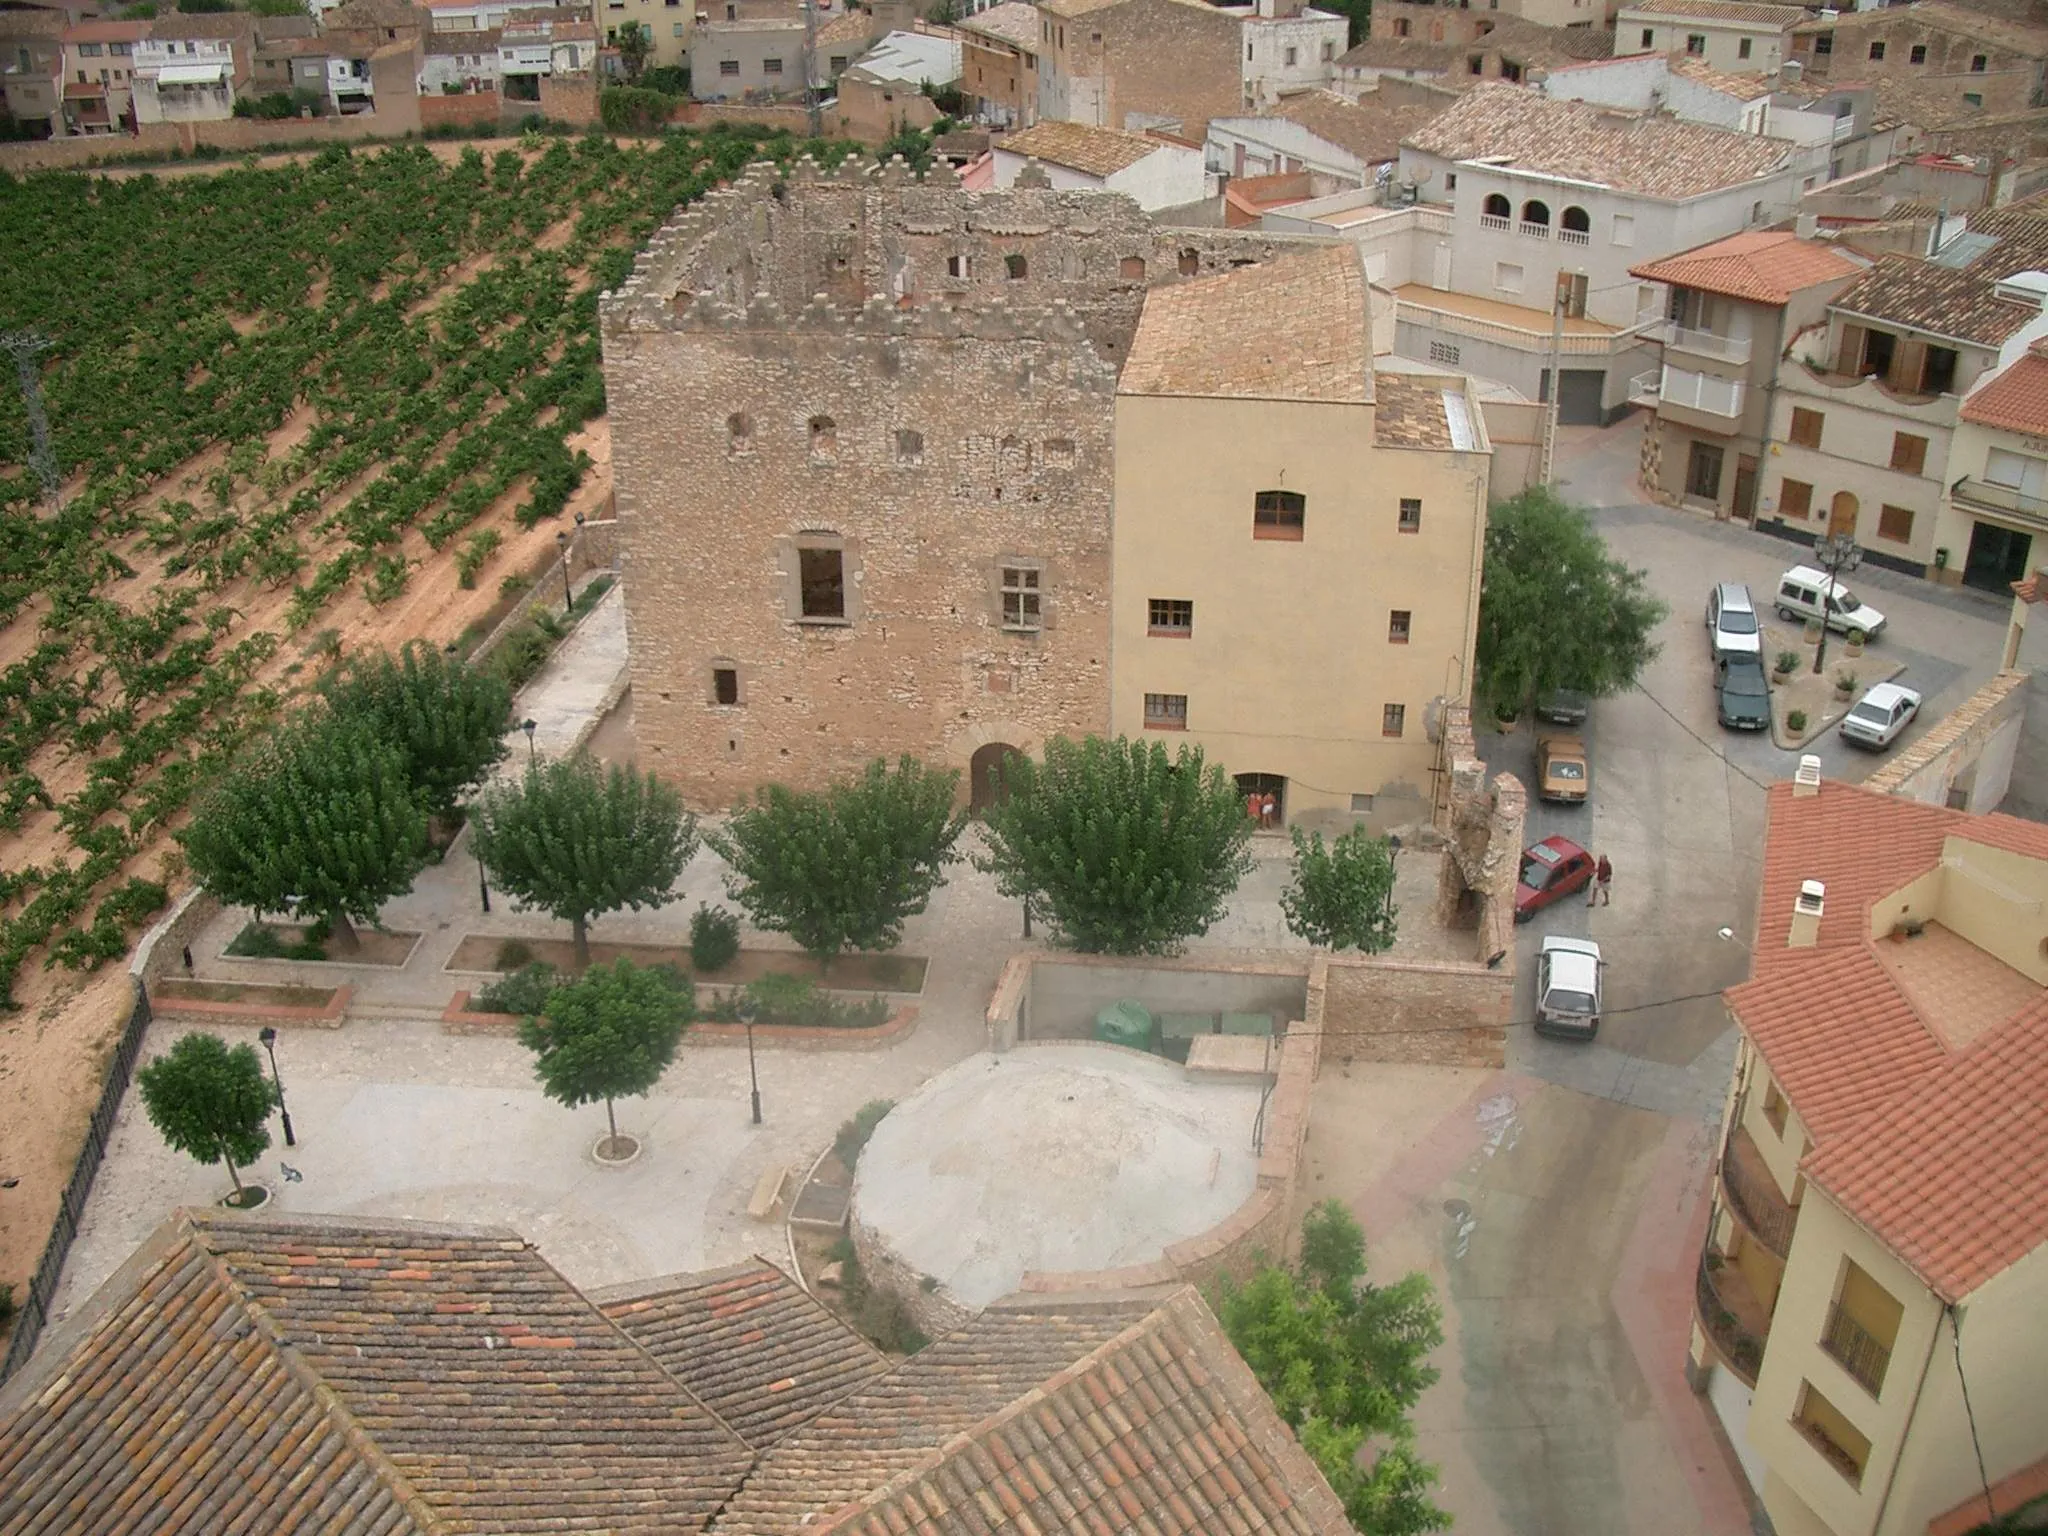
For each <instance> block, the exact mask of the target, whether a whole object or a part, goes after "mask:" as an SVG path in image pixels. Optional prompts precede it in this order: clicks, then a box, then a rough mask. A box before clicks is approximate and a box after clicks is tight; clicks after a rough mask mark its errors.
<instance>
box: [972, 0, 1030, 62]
mask: <svg viewBox="0 0 2048 1536" xmlns="http://www.w3.org/2000/svg"><path fill="white" fill-rule="evenodd" d="M954 25H955V26H957V27H958V28H959V29H960V30H961V31H962V32H980V33H983V34H985V35H986V36H989V37H995V38H1000V39H1001V40H1002V41H1004V42H1006V43H1011V44H1014V45H1015V46H1016V47H1019V48H1022V49H1024V50H1025V51H1026V52H1027V53H1036V52H1038V44H1039V30H1038V29H1039V28H1040V26H1042V25H1043V23H1042V22H1041V21H1040V20H1039V17H1038V7H1037V6H1035V5H1027V4H1025V3H1024V0H1003V3H1002V4H1001V5H992V6H990V7H989V8H988V9H987V10H985V11H976V12H975V13H974V14H973V15H972V16H963V17H962V18H961V19H960V20H959V21H957V22H955V23H954Z"/></svg>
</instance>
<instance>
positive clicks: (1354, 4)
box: [1317, 0, 1372, 48]
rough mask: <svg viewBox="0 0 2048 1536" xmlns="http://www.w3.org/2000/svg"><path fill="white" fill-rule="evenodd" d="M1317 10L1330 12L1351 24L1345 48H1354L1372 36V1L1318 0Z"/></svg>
mask: <svg viewBox="0 0 2048 1536" xmlns="http://www.w3.org/2000/svg"><path fill="white" fill-rule="evenodd" d="M1317 9H1318V10H1323V11H1331V12H1334V13H1335V14H1337V15H1339V16H1342V17H1344V18H1345V19H1346V20H1347V21H1349V22H1350V23H1351V26H1350V28H1349V30H1348V33H1347V35H1346V37H1345V44H1344V45H1345V47H1347V48H1356V47H1357V46H1358V45H1359V44H1360V43H1362V42H1364V41H1365V40H1366V39H1367V38H1368V37H1370V36H1372V0H1318V3H1317Z"/></svg>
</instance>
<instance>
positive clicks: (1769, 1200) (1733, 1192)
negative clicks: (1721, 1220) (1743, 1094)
mask: <svg viewBox="0 0 2048 1536" xmlns="http://www.w3.org/2000/svg"><path fill="white" fill-rule="evenodd" d="M1737 1134H1738V1135H1739V1134H1740V1131H1739V1130H1738V1132H1737ZM1734 1140H1735V1138H1734V1137H1732V1136H1731V1137H1730V1138H1729V1145H1730V1149H1731V1150H1730V1154H1729V1155H1727V1156H1724V1157H1723V1158H1722V1159H1721V1187H1722V1188H1723V1189H1724V1190H1726V1191H1727V1192H1728V1205H1729V1208H1730V1209H1731V1210H1733V1211H1734V1212H1735V1219H1736V1220H1737V1221H1740V1222H1741V1223H1742V1224H1743V1225H1744V1226H1745V1227H1747V1228H1748V1229H1749V1230H1750V1232H1751V1234H1753V1235H1754V1236H1755V1238H1756V1240H1757V1241H1758V1242H1760V1243H1762V1244H1763V1245H1764V1246H1765V1247H1766V1248H1768V1249H1770V1250H1771V1252H1773V1253H1775V1254H1776V1255H1777V1256H1778V1257H1779V1258H1781V1259H1782V1258H1787V1257H1789V1256H1790V1255H1791V1252H1792V1229H1793V1227H1794V1226H1795V1225H1796V1224H1797V1223H1798V1221H1799V1211H1798V1208H1797V1207H1796V1206H1794V1205H1793V1204H1792V1203H1791V1202H1790V1201H1789V1200H1787V1199H1786V1198H1785V1197H1784V1196H1783V1195H1782V1194H1780V1193H1779V1192H1778V1186H1777V1185H1776V1184H1774V1183H1773V1182H1771V1176H1770V1175H1769V1174H1768V1173H1766V1172H1764V1171H1762V1170H1761V1169H1757V1168H1752V1167H1750V1166H1749V1164H1748V1162H1747V1161H1746V1160H1745V1159H1744V1158H1742V1157H1741V1156H1739V1155H1736V1154H1734V1152H1733V1146H1734Z"/></svg>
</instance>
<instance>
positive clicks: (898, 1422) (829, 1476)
mask: <svg viewBox="0 0 2048 1536" xmlns="http://www.w3.org/2000/svg"><path fill="white" fill-rule="evenodd" d="M1160 1299H1161V1298H1160V1297H1158V1296H1157V1295H1139V1296H1133V1295H1123V1294H1106V1295H1100V1296H1087V1297H1071V1296H1068V1297H1058V1296H1030V1295H1020V1296H1013V1297H1010V1298H1009V1299H1008V1300H1005V1301H999V1302H997V1303H996V1304H995V1305H994V1306H992V1307H990V1308H988V1310H986V1311H985V1312H983V1313H981V1314H980V1315H979V1316H978V1317H976V1318H975V1319H974V1320H973V1321H972V1322H970V1323H968V1324H967V1325H966V1326H965V1327H964V1328H961V1329H960V1330H958V1331H957V1332H955V1333H952V1334H949V1335H947V1336H946V1337H945V1338H943V1339H939V1340H938V1341H936V1342H935V1343H932V1344H929V1345H927V1346H926V1347H925V1348H923V1349H922V1350H920V1351H918V1353H916V1354H914V1355H912V1356H911V1357H910V1358H909V1359H908V1360H906V1361H904V1362H903V1363H902V1364H901V1365H899V1366H898V1367H896V1369H895V1370H893V1371H891V1372H890V1373H889V1374H888V1375H887V1376H884V1377H882V1378H881V1379H880V1380H879V1381H877V1382H875V1383H874V1384H873V1385H872V1386H869V1387H865V1388H863V1389H862V1390H861V1391H859V1392H856V1393H854V1394H853V1396H851V1397H848V1398H845V1399H843V1400H842V1401H841V1402H839V1403H838V1404H837V1405H836V1406H834V1407H832V1408H828V1409H827V1410H826V1411H825V1412H823V1413H821V1414H820V1415H818V1417H817V1418H815V1419H813V1420H811V1422H810V1423H808V1424H806V1425H804V1427H803V1428H801V1429H799V1430H798V1431H797V1432H796V1433H795V1434H793V1435H790V1436H789V1437H788V1438H786V1439H784V1440H783V1441H781V1442H780V1443H779V1444H777V1445H775V1446H772V1447H770V1449H769V1450H768V1451H767V1453H766V1454H764V1455H763V1456H762V1458H761V1460H760V1461H759V1463H757V1464H756V1466H755V1468H754V1471H753V1473H752V1475H751V1476H749V1477H748V1479H747V1483H746V1486H745V1487H744V1488H742V1489H741V1490H740V1491H739V1493H738V1494H736V1495H735V1496H734V1498H733V1500H732V1502H731V1503H730V1504H729V1505H727V1506H726V1508H725V1510H724V1511H723V1512H722V1513H721V1514H720V1515H719V1517H718V1519H717V1520H716V1521H715V1522H714V1523H713V1525H712V1527H711V1528H712V1530H713V1531H715V1532H719V1533H721V1536H813V1533H814V1532H815V1531H816V1529H817V1525H818V1519H817V1517H819V1516H822V1515H824V1514H827V1513H830V1512H832V1511H835V1510H838V1509H841V1508H843V1507H844V1506H845V1505H848V1504H851V1503H853V1502H854V1501H855V1500H857V1499H862V1498H865V1497H866V1496H867V1495H868V1494H870V1493H872V1492H873V1491H874V1490H875V1489H877V1488H880V1487H881V1486H882V1485H883V1484H885V1483H887V1482H888V1481H889V1480H890V1479H891V1478H894V1477H896V1476H898V1475H899V1474H901V1473H904V1472H909V1471H911V1470H913V1469H915V1468H918V1467H921V1466H923V1465H924V1464H925V1463H926V1462H928V1461H929V1460H930V1459H931V1458H932V1456H933V1454H934V1453H935V1452H936V1451H938V1450H939V1449H940V1447H942V1446H944V1445H946V1444H947V1442H949V1441H951V1440H952V1439H953V1438H954V1437H955V1436H956V1435H964V1434H967V1433H968V1432H969V1431H971V1430H973V1429H974V1428H975V1427H976V1426H977V1425H980V1424H982V1423H984V1422H986V1421H987V1420H989V1419H992V1418H994V1417H995V1416H996V1415H997V1414H999V1413H1001V1412H1002V1411H1003V1410H1004V1409H1005V1408H1007V1407H1009V1406H1010V1405H1011V1404H1012V1403H1014V1402H1016V1401H1017V1400H1018V1399H1019V1398H1021V1397H1023V1396H1024V1395H1025V1394H1027V1393H1030V1392H1033V1391H1035V1390H1037V1389H1038V1388H1040V1387H1042V1386H1044V1385H1045V1384H1046V1383H1047V1382H1049V1381H1051V1380H1052V1378H1053V1377H1055V1376H1057V1375H1059V1374H1060V1373H1061V1372H1062V1371H1065V1370H1066V1369H1067V1368H1068V1367H1070V1366H1072V1365H1073V1364H1074V1363H1075V1362H1076V1361H1078V1360H1082V1359H1084V1358H1086V1357H1087V1356H1088V1355H1090V1354H1091V1353H1093V1352H1094V1351H1095V1350H1097V1349H1100V1348H1101V1347H1102V1346H1103V1345H1104V1344H1107V1343H1108V1342H1109V1341H1110V1340H1111V1339H1113V1338H1115V1337H1116V1336H1117V1335H1118V1334H1120V1333H1122V1332H1123V1331H1124V1330H1125V1329H1126V1328H1128V1327H1130V1326H1131V1325H1132V1324H1133V1323H1136V1322H1138V1321H1140V1320H1141V1319H1142V1318H1144V1317H1145V1316H1146V1315H1147V1314H1148V1313H1150V1312H1151V1311H1152V1310H1153V1309H1154V1308H1155V1307H1157V1306H1158V1305H1159V1302H1160Z"/></svg>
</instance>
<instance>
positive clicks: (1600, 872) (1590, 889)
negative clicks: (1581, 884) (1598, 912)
mask: <svg viewBox="0 0 2048 1536" xmlns="http://www.w3.org/2000/svg"><path fill="white" fill-rule="evenodd" d="M1613 879H1614V866H1613V865H1612V864H1610V863H1608V862H1607V855H1606V854H1604V853H1603V854H1601V855H1600V862H1599V863H1598V864H1596V865H1594V866H1593V883H1592V884H1591V885H1589V886H1587V887H1586V905H1587V906H1589V907H1604V906H1607V905H1608V904H1609V903H1608V896H1607V886H1608V883H1609V882H1610V881H1612V880H1613Z"/></svg>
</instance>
